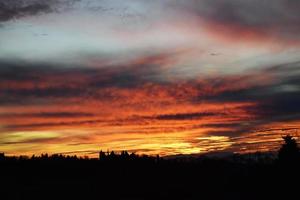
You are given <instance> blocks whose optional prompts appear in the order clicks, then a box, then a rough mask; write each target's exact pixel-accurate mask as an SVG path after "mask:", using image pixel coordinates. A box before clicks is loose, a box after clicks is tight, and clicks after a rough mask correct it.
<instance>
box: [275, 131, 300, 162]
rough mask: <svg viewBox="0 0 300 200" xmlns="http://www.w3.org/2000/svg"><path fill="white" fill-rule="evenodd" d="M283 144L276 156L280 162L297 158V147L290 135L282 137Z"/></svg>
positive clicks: (293, 160)
mask: <svg viewBox="0 0 300 200" xmlns="http://www.w3.org/2000/svg"><path fill="white" fill-rule="evenodd" d="M282 139H283V140H284V144H283V145H282V147H281V148H280V150H279V152H278V158H279V160H280V161H282V162H287V163H291V162H295V161H297V160H299V147H298V145H297V142H296V140H295V139H294V138H293V136H291V135H286V136H284V137H282Z"/></svg>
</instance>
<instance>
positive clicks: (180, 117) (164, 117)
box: [155, 112, 220, 120]
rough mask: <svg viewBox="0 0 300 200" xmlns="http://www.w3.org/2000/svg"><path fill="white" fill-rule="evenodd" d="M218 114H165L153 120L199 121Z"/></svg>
mask: <svg viewBox="0 0 300 200" xmlns="http://www.w3.org/2000/svg"><path fill="white" fill-rule="evenodd" d="M217 115H220V113H211V112H201V113H176V114H165V115H158V116H156V117H155V119H158V120H192V119H201V118H204V117H211V116H217Z"/></svg>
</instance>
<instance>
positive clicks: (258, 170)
mask: <svg viewBox="0 0 300 200" xmlns="http://www.w3.org/2000/svg"><path fill="white" fill-rule="evenodd" d="M298 160H299V159H298ZM298 160H297V161H296V160H292V161H286V160H283V159H277V158H271V157H270V156H266V155H264V154H254V155H250V156H249V155H247V156H246V155H235V156H230V157H226V158H222V159H220V158H219V159H217V158H205V157H202V158H193V159H187V160H183V159H180V160H176V159H172V160H165V159H161V158H155V157H138V156H130V155H127V154H123V155H122V156H116V155H113V156H106V157H102V159H100V160H98V159H77V158H74V157H68V158H67V157H63V156H52V157H47V156H43V157H38V158H32V159H22V158H7V157H6V158H2V159H0V170H1V179H0V182H1V187H0V195H1V197H0V199H2V200H6V199H7V200H15V199H41V200H43V199H105V200H109V199H130V200H135V199H184V200H188V199H209V200H212V199H218V200H221V199H230V200H231V199H232V200H235V199H242V200H247V199H249V200H250V199H251V200H255V199H274V198H276V199H299V198H300V197H299V188H300V187H299V180H300V179H299V178H300V174H299V162H298Z"/></svg>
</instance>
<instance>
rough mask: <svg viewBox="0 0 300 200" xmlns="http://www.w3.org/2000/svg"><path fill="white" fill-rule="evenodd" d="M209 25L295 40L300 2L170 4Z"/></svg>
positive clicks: (215, 0) (239, 0)
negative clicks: (184, 9) (179, 7)
mask: <svg viewBox="0 0 300 200" xmlns="http://www.w3.org/2000/svg"><path fill="white" fill-rule="evenodd" d="M173 4H175V6H183V7H185V8H186V9H188V10H189V11H190V12H191V13H192V12H193V13H194V14H196V15H198V16H200V17H201V19H202V20H203V19H204V20H205V21H208V22H210V23H216V24H220V25H222V27H223V28H225V29H227V30H231V31H232V33H234V32H237V33H238V34H239V35H240V36H241V37H242V36H243V31H256V32H258V33H260V34H268V35H275V36H276V35H277V36H280V37H284V38H287V39H291V40H294V39H297V40H299V39H300V38H299V33H300V13H299V10H300V2H299V1H293V0H222V1H219V0H188V1H176V2H173Z"/></svg>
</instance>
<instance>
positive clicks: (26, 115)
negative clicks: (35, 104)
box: [0, 112, 94, 119]
mask: <svg viewBox="0 0 300 200" xmlns="http://www.w3.org/2000/svg"><path fill="white" fill-rule="evenodd" d="M93 116H94V115H93V114H92V113H87V112H40V113H1V114H0V119H1V118H2V119H6V118H81V117H93Z"/></svg>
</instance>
